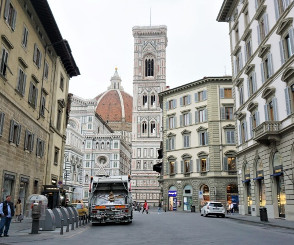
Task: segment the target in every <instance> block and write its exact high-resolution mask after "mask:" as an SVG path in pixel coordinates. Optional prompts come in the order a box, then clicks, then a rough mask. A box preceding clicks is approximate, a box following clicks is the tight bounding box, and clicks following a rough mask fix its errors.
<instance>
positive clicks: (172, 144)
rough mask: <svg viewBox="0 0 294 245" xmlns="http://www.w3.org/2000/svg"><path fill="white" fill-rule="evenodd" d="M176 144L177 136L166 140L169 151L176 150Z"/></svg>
mask: <svg viewBox="0 0 294 245" xmlns="http://www.w3.org/2000/svg"><path fill="white" fill-rule="evenodd" d="M175 142H176V136H174V135H172V136H168V138H167V140H166V150H167V151H170V150H174V149H175Z"/></svg>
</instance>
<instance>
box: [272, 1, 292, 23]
mask: <svg viewBox="0 0 294 245" xmlns="http://www.w3.org/2000/svg"><path fill="white" fill-rule="evenodd" d="M274 3H275V14H276V20H278V19H279V18H280V16H281V15H282V14H283V13H284V11H285V9H286V8H287V7H288V6H289V4H290V1H289V0H275V1H274Z"/></svg>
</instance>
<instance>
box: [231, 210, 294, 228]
mask: <svg viewBox="0 0 294 245" xmlns="http://www.w3.org/2000/svg"><path fill="white" fill-rule="evenodd" d="M226 218H229V219H234V220H240V221H243V222H250V223H255V224H261V225H267V226H272V227H279V228H286V229H293V230H294V221H289V220H285V219H283V218H278V219H268V222H265V221H260V217H256V216H251V215H240V214H235V213H234V214H227V215H226Z"/></svg>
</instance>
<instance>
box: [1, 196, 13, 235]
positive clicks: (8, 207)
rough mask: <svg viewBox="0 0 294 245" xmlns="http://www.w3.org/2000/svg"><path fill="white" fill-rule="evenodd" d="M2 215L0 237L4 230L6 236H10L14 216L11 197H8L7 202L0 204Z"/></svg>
mask: <svg viewBox="0 0 294 245" xmlns="http://www.w3.org/2000/svg"><path fill="white" fill-rule="evenodd" d="M0 215H1V222H0V237H2V233H3V229H4V227H5V229H4V236H6V237H7V236H9V235H8V231H9V226H10V223H11V219H12V217H13V216H14V205H13V202H11V196H10V195H7V196H6V200H5V201H4V202H2V203H1V204H0Z"/></svg>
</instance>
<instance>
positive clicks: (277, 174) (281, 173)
mask: <svg viewBox="0 0 294 245" xmlns="http://www.w3.org/2000/svg"><path fill="white" fill-rule="evenodd" d="M281 175H283V172H280V173H274V174H271V176H281Z"/></svg>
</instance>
